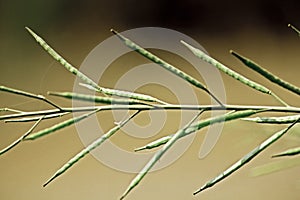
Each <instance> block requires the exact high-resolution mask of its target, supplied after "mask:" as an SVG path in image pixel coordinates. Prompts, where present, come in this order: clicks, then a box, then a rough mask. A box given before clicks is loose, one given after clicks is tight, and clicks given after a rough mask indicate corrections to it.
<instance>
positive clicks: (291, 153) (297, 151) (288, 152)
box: [272, 147, 300, 158]
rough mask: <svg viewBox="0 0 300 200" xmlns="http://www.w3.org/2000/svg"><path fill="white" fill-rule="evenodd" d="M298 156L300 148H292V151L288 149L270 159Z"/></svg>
mask: <svg viewBox="0 0 300 200" xmlns="http://www.w3.org/2000/svg"><path fill="white" fill-rule="evenodd" d="M298 154H300V147H296V148H292V149H288V150H286V151H284V152H281V153H278V154H275V155H273V156H272V158H274V157H282V156H294V155H298Z"/></svg>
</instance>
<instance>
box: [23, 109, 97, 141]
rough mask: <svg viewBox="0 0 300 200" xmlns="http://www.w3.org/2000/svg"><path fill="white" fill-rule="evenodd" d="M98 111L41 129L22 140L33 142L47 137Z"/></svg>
mask: <svg viewBox="0 0 300 200" xmlns="http://www.w3.org/2000/svg"><path fill="white" fill-rule="evenodd" d="M98 111H100V109H96V110H94V111H92V112H89V113H86V114H83V115H80V116H78V117H74V118H71V119H68V120H66V121H63V122H61V123H58V124H55V125H53V126H51V127H49V128H46V129H43V130H41V131H38V132H36V133H33V134H31V135H29V136H27V137H26V138H25V139H24V140H35V139H37V138H40V137H42V136H45V135H48V134H50V133H53V132H55V131H58V130H60V129H63V128H65V127H68V126H70V125H72V124H75V123H77V122H80V121H81V120H83V119H86V118H88V117H89V116H91V115H92V114H95V113H96V112H98Z"/></svg>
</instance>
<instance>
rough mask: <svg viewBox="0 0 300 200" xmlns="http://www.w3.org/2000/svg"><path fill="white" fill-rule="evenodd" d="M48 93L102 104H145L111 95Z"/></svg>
mask: <svg viewBox="0 0 300 200" xmlns="http://www.w3.org/2000/svg"><path fill="white" fill-rule="evenodd" d="M48 94H49V95H53V96H59V97H64V98H67V99H74V100H81V101H89V102H95V103H103V104H118V105H135V104H145V105H149V104H146V103H144V102H142V101H139V100H136V99H116V98H111V97H101V96H95V95H86V94H78V93H72V92H48Z"/></svg>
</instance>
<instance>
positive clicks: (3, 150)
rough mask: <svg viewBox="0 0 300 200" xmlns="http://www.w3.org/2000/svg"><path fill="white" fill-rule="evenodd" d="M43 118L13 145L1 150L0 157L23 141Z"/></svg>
mask: <svg viewBox="0 0 300 200" xmlns="http://www.w3.org/2000/svg"><path fill="white" fill-rule="evenodd" d="M43 117H44V116H41V117H40V118H39V120H38V121H36V122H35V123H34V125H33V126H32V127H31V128H30V129H29V130H28V131H27V132H26V133H25V134H23V135H22V136H21V137H19V138H18V139H17V140H15V141H14V142H13V143H11V144H10V145H9V146H7V147H6V148H4V149H2V150H1V151H0V155H2V154H4V153H6V152H7V151H9V150H11V149H12V148H13V147H15V146H17V145H18V144H19V143H20V142H21V141H23V140H24V139H25V138H26V137H27V136H28V135H29V134H30V133H31V132H32V131H33V130H34V129H35V127H36V126H37V125H38V124H39V123H40V122H41V121H42V119H43Z"/></svg>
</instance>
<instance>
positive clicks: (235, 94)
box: [0, 0, 300, 200]
mask: <svg viewBox="0 0 300 200" xmlns="http://www.w3.org/2000/svg"><path fill="white" fill-rule="evenodd" d="M299 11H300V2H299V1H296V0H288V1H279V0H273V1H258V0H251V1H250V0H247V1H237V0H232V1H216V0H211V1H202V0H198V1H196V0H185V1H179V0H174V1H164V0H160V1H158V0H152V1H136V0H127V1H116V0H110V1H102V0H99V1H89V0H87V1H79V0H73V1H66V0H52V1H34V0H27V1H17V0H10V1H8V0H0V84H1V85H5V86H9V87H13V88H18V89H23V90H26V91H30V92H33V93H37V94H44V95H46V93H47V91H49V90H51V91H53V90H54V91H58V90H59V91H71V90H72V89H73V83H74V80H75V79H74V76H73V75H72V74H70V73H68V72H67V71H66V70H65V69H63V67H61V66H60V65H59V64H58V63H57V62H56V61H54V60H53V59H52V58H51V57H50V56H48V54H47V53H45V52H44V51H43V50H42V49H41V48H40V47H39V46H38V45H37V44H36V43H35V41H34V40H33V39H32V37H31V36H30V35H29V34H28V33H27V32H26V31H25V29H24V27H25V26H28V27H31V28H32V29H33V30H35V31H36V32H37V33H39V34H40V35H41V36H42V37H43V38H45V39H46V40H47V41H48V42H49V44H51V45H52V46H53V47H54V48H55V49H56V50H58V52H60V53H61V54H62V55H63V56H64V57H65V58H66V59H67V60H69V61H71V63H73V64H74V65H75V66H80V64H81V63H82V62H83V60H84V59H85V57H86V56H87V54H88V53H89V52H90V51H91V50H92V49H93V48H94V47H95V46H96V45H98V44H99V43H100V42H101V41H103V40H105V39H106V38H108V37H110V36H111V33H110V31H109V30H110V28H115V29H116V30H118V31H125V30H128V29H132V28H138V27H148V26H154V27H164V28H169V29H174V30H177V31H180V32H182V33H184V34H186V35H188V36H190V37H192V38H194V39H195V40H196V41H198V42H199V43H200V44H201V45H202V46H203V47H204V48H205V49H206V50H207V51H208V52H209V53H210V54H211V55H212V56H213V57H215V58H216V59H218V60H221V61H222V62H223V63H225V64H227V65H228V66H231V67H232V69H234V70H236V71H238V72H241V73H243V74H245V75H247V76H249V77H251V78H252V79H253V80H256V81H259V82H260V83H262V84H264V85H266V86H268V87H270V88H272V89H273V90H274V91H275V92H276V93H277V94H278V95H279V96H281V97H282V98H284V99H285V100H286V101H287V102H288V103H289V104H291V105H295V106H299V102H298V101H297V96H296V95H293V94H291V93H289V92H287V91H283V90H282V89H281V88H279V87H278V86H276V85H274V84H272V83H269V82H268V81H265V80H264V79H263V78H261V77H260V76H259V75H257V74H255V73H254V72H252V71H250V70H248V69H246V68H245V67H243V65H242V64H241V63H239V62H238V61H237V60H236V59H235V58H233V57H232V56H231V55H230V54H229V50H230V49H233V50H236V51H237V52H239V53H241V54H243V55H245V56H247V57H249V58H251V59H253V60H255V61H256V62H257V63H259V64H261V65H262V66H264V67H265V68H267V69H269V70H270V71H272V72H273V73H275V74H277V75H279V76H280V77H281V78H283V79H285V80H289V81H290V82H292V83H294V84H295V85H299V69H298V65H299V62H300V57H299V50H300V38H299V37H298V36H297V34H296V33H295V32H294V31H292V30H291V29H290V28H288V27H287V24H288V23H291V24H293V25H295V26H296V27H299V28H300V15H299ZM166 56H167V55H166ZM129 63H130V62H129ZM115 69H116V70H118V67H115ZM187 72H190V71H189V70H188V68H187ZM113 75H114V71H112V72H111V75H108V77H109V76H113ZM222 77H223V79H224V84H225V89H226V95H227V102H228V103H231V104H253V105H278V104H277V102H275V101H274V100H273V99H272V98H270V97H268V96H266V95H262V94H258V93H257V92H255V91H253V90H252V89H249V88H247V87H245V86H242V85H241V84H239V83H237V82H236V81H235V80H232V79H231V78H228V77H227V76H222ZM199 78H201V77H199ZM108 80H109V79H108ZM103 84H104V85H105V86H111V85H113V83H109V82H105V83H103ZM149 92H150V93H151V88H150V89H149ZM153 95H155V93H153ZM202 95H203V94H202ZM51 99H54V98H51ZM165 100H166V101H168V97H167V96H166V97H165ZM55 101H56V102H58V103H59V104H60V105H65V106H67V105H70V102H69V101H64V100H60V99H59V100H56V99H55ZM207 103H209V101H207ZM3 107H9V108H14V109H20V110H36V109H44V108H48V107H47V105H45V104H42V103H39V102H37V101H33V100H31V99H28V98H24V97H18V96H15V95H12V94H7V93H0V108H3ZM58 121H60V120H56V121H55V120H54V121H52V122H48V121H47V122H45V123H43V124H42V126H41V128H42V127H47V126H49V125H52V124H53V123H55V122H58ZM107 123H109V120H107ZM30 126H31V124H9V123H7V124H5V123H4V122H0V148H4V147H5V146H7V145H8V144H9V143H11V142H12V141H13V140H14V139H16V138H18V136H20V135H21V134H22V133H24V132H25V131H27V130H28V128H29V127H30ZM107 126H108V127H110V126H111V124H108V125H107ZM167 126H168V127H169V128H170V129H169V130H171V129H172V126H171V125H167ZM168 127H166V130H168ZM282 127H284V126H268V125H263V126H262V125H256V124H249V123H246V122H230V123H228V124H226V125H225V126H224V129H223V133H222V136H221V138H220V140H219V141H218V143H217V145H216V147H215V148H214V149H213V151H212V152H211V153H210V154H209V155H208V156H207V157H206V158H205V159H203V160H200V159H199V158H198V151H199V148H200V146H201V143H202V141H203V139H204V134H198V135H197V136H196V139H195V141H194V142H193V144H192V146H191V147H190V148H189V149H188V151H186V153H185V154H184V155H183V156H182V157H181V158H180V159H179V160H177V161H176V162H175V163H174V164H172V165H171V166H169V167H167V168H165V169H164V170H159V171H156V172H153V173H151V174H150V175H149V176H148V177H146V178H145V179H144V180H143V181H142V183H141V184H140V185H139V187H138V188H137V189H135V190H134V191H133V192H132V193H131V194H130V195H129V196H128V198H127V199H154V198H155V199H176V200H177V199H178V200H179V199H198V198H201V199H249V200H250V199H295V200H296V199H299V198H300V192H299V191H300V174H299V170H300V165H299V164H298V165H295V163H299V157H298V158H297V157H293V158H281V159H275V160H274V159H271V158H270V155H272V154H274V153H277V152H280V151H283V150H285V149H288V148H291V147H294V146H297V145H298V146H299V139H300V138H299V128H297V127H296V128H295V129H293V130H292V131H291V132H290V133H289V134H288V135H286V136H285V137H284V138H282V140H280V141H278V142H277V143H276V144H275V145H273V146H271V147H270V148H269V149H267V150H266V151H265V152H263V153H262V154H261V155H260V156H258V157H257V158H256V159H254V160H253V161H252V162H251V163H250V164H248V165H247V166H245V167H243V168H242V169H240V170H239V171H238V172H236V173H235V174H234V175H232V176H231V177H229V178H228V179H226V180H225V181H223V182H221V183H219V184H217V185H216V187H214V188H212V189H209V190H207V191H205V192H203V193H202V194H199V195H198V196H195V197H194V196H193V195H192V192H194V191H195V190H196V189H197V188H198V187H200V186H201V185H202V184H204V183H205V181H207V180H209V179H210V178H213V177H214V176H216V175H217V174H219V173H220V172H221V171H222V170H224V169H225V168H227V167H228V166H229V165H230V164H232V163H233V162H235V161H236V160H237V159H239V158H240V157H241V156H243V155H244V154H246V153H247V152H249V151H250V150H251V149H253V148H254V147H256V146H257V145H258V144H259V143H260V142H262V141H263V140H264V139H266V138H267V137H268V136H269V135H270V134H272V133H274V132H276V131H278V130H280V128H282ZM203 133H204V132H203ZM152 139H153V138H152ZM116 142H117V141H116ZM138 142H139V144H143V143H145V141H138ZM82 147H83V145H82V143H81V141H80V139H79V138H78V135H77V134H76V129H75V128H73V127H69V128H67V129H65V130H62V131H60V132H59V133H57V134H55V135H53V136H49V137H46V138H43V139H41V140H38V141H35V142H30V143H26V144H21V145H19V146H18V147H16V148H15V149H14V150H12V151H11V152H8V153H7V154H5V155H3V156H1V157H0V177H1V179H0V199H10V200H15V199H45V200H46V199H47V200H48V199H49V200H50V199H86V198H88V199H91V200H93V199H118V197H120V195H121V194H122V192H123V191H124V190H125V189H126V187H127V185H128V184H129V182H130V181H131V180H132V178H133V177H134V174H129V173H123V172H119V171H116V170H113V169H110V168H109V167H106V166H104V165H103V164H101V163H100V162H99V161H97V160H96V159H94V158H93V157H92V156H87V157H86V158H85V159H83V160H82V161H81V162H80V163H79V164H77V165H76V166H74V167H73V169H71V170H69V171H68V172H67V173H66V174H65V175H63V176H62V177H60V178H58V179H57V180H56V181H55V182H53V183H52V184H50V185H49V186H48V187H47V188H42V184H43V182H44V181H45V180H46V179H48V178H49V177H50V176H51V175H52V174H53V173H54V172H55V170H56V169H58V168H59V167H60V166H61V165H62V164H63V163H64V162H66V161H67V160H68V159H69V158H70V157H71V156H73V155H74V154H75V153H76V152H78V151H79V150H80V149H82ZM273 162H279V163H280V164H282V163H284V164H282V165H285V166H290V167H285V168H284V169H283V170H281V171H279V172H275V173H271V174H266V175H262V176H254V175H253V174H254V173H255V172H257V170H256V171H255V169H257V168H256V167H259V166H263V165H266V164H268V163H273ZM291 166H293V167H291Z"/></svg>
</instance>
